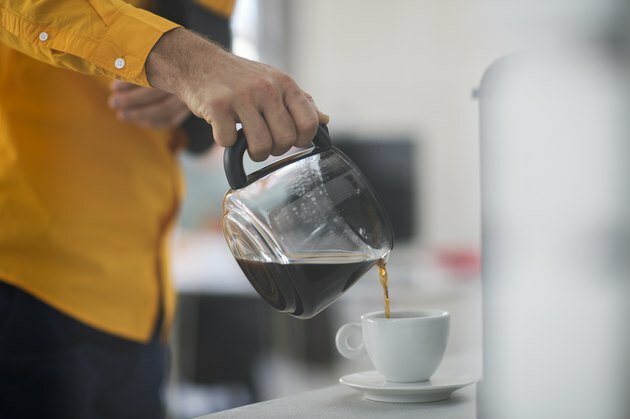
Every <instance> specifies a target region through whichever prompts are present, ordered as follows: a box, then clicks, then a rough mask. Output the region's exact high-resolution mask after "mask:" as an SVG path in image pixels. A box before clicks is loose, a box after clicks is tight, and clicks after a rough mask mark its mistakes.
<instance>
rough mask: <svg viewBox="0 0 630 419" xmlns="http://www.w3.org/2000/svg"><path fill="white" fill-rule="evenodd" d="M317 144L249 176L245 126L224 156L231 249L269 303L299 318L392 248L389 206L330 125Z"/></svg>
mask: <svg viewBox="0 0 630 419" xmlns="http://www.w3.org/2000/svg"><path fill="white" fill-rule="evenodd" d="M313 145H314V148H312V149H308V150H304V151H300V152H298V153H296V154H292V155H290V156H288V157H286V158H284V159H282V160H280V161H277V162H275V163H272V164H270V165H268V166H266V167H264V168H263V169H261V170H259V171H256V172H254V173H252V174H250V175H249V176H248V175H246V174H245V170H244V168H243V156H244V154H245V151H246V148H247V143H246V140H245V137H244V134H243V132H242V130H241V131H239V134H238V139H237V141H236V144H235V145H234V146H233V147H231V148H228V149H226V150H225V154H224V158H223V164H224V167H225V174H226V176H227V179H228V183H229V184H230V187H231V189H230V190H229V191H228V192H227V194H226V195H225V198H224V199H223V234H224V236H225V240H226V241H227V244H228V246H229V248H230V250H231V252H232V255H234V257H235V258H236V260H237V262H238V264H239V265H240V267H241V269H242V270H243V272H244V274H245V276H246V277H247V279H248V280H249V282H250V283H251V284H252V285H253V287H254V288H255V289H256V291H257V292H258V293H259V294H260V295H261V296H262V297H263V298H264V299H265V300H266V301H267V302H268V303H269V304H271V305H272V306H273V307H274V308H275V309H276V310H279V311H282V312H286V313H289V314H291V315H293V316H295V317H299V318H310V317H313V316H314V315H316V314H317V313H319V312H321V311H322V310H323V309H325V308H326V307H328V306H329V305H330V304H332V303H333V302H334V301H335V300H336V299H337V298H338V297H340V296H341V295H342V294H343V293H344V292H345V291H346V290H347V289H349V288H350V287H351V286H352V285H353V284H354V283H356V281H357V280H358V279H359V278H361V276H363V274H364V273H365V272H367V271H368V270H369V269H370V268H371V267H372V266H373V265H374V264H375V263H376V262H377V261H378V260H379V259H385V260H386V259H387V257H388V256H389V252H390V251H391V249H392V247H393V233H392V228H391V224H390V221H389V217H388V216H387V213H386V212H385V209H384V208H383V205H382V204H381V202H380V201H379V199H378V197H377V196H376V194H375V193H374V190H373V189H372V187H371V186H370V184H369V183H368V181H367V180H366V178H365V177H364V175H363V174H362V173H361V172H360V171H359V169H358V168H357V167H356V166H355V165H354V163H352V161H350V159H349V158H348V157H346V156H345V155H344V154H343V153H342V152H341V151H339V150H338V149H337V148H335V147H333V146H332V142H331V140H330V137H329V135H328V130H327V128H326V127H325V126H323V125H322V126H320V127H319V128H318V130H317V134H316V135H315V138H313Z"/></svg>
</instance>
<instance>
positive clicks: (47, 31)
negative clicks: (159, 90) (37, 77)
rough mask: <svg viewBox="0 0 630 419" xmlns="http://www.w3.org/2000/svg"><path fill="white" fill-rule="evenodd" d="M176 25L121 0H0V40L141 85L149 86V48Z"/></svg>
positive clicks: (67, 65) (69, 65)
mask: <svg viewBox="0 0 630 419" xmlns="http://www.w3.org/2000/svg"><path fill="white" fill-rule="evenodd" d="M177 26H178V25H177V24H175V23H173V22H171V21H169V20H167V19H164V18H161V17H159V16H157V15H155V14H153V13H151V12H148V11H146V10H142V9H138V8H136V7H133V6H131V5H130V4H127V3H125V2H124V1H122V0H46V1H39V0H2V2H0V42H3V43H5V44H6V45H8V46H9V47H11V48H14V49H17V50H18V51H20V52H22V53H24V54H27V55H29V56H31V57H33V58H35V59H38V60H40V61H44V62H47V63H49V64H52V65H54V66H57V67H63V68H69V69H72V70H76V71H80V72H83V73H88V74H97V75H104V76H107V77H110V78H117V79H122V80H125V81H128V82H130V83H135V84H139V85H141V86H149V82H148V80H147V76H146V73H145V71H144V64H145V61H146V59H147V56H148V55H149V52H150V51H151V49H152V48H153V46H154V45H155V43H156V42H157V41H158V40H159V39H160V37H161V36H162V35H163V34H164V33H165V32H167V31H169V30H171V29H174V28H176V27H177ZM0 65H2V63H0Z"/></svg>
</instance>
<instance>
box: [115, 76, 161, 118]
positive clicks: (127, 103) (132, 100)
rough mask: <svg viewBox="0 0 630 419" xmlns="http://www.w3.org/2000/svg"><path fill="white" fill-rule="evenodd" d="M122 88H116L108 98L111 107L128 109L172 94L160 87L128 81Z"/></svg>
mask: <svg viewBox="0 0 630 419" xmlns="http://www.w3.org/2000/svg"><path fill="white" fill-rule="evenodd" d="M127 84H128V85H130V86H132V87H128V86H124V88H123V89H122V90H115V91H114V92H113V93H112V94H111V95H110V96H109V99H108V101H107V102H108V104H109V107H110V108H112V109H117V110H121V111H123V110H128V109H132V108H136V107H139V106H146V105H148V104H151V103H154V102H157V101H160V100H163V99H165V98H167V97H170V96H171V94H170V93H167V92H164V91H162V90H159V89H149V88H146V87H140V86H135V85H132V84H130V83H127Z"/></svg>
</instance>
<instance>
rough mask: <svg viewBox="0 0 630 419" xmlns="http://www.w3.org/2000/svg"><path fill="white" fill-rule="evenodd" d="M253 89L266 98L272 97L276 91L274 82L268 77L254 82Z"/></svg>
mask: <svg viewBox="0 0 630 419" xmlns="http://www.w3.org/2000/svg"><path fill="white" fill-rule="evenodd" d="M253 88H254V89H255V90H256V91H257V92H259V93H261V94H263V95H265V96H269V95H272V94H273V93H274V91H275V88H274V82H273V80H271V79H269V78H266V77H261V78H259V79H257V80H255V81H254V82H253Z"/></svg>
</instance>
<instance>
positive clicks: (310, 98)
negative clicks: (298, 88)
mask: <svg viewBox="0 0 630 419" xmlns="http://www.w3.org/2000/svg"><path fill="white" fill-rule="evenodd" d="M304 96H306V98H307V99H308V101H309V102H311V105H313V108H315V111H317V116H318V117H319V123H320V124H328V123H329V122H330V116H328V115H327V114H325V113H324V112H322V111H320V110H319V108H318V107H317V104H316V103H315V101H314V100H313V96H311V95H309V94H308V93H306V92H304Z"/></svg>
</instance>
